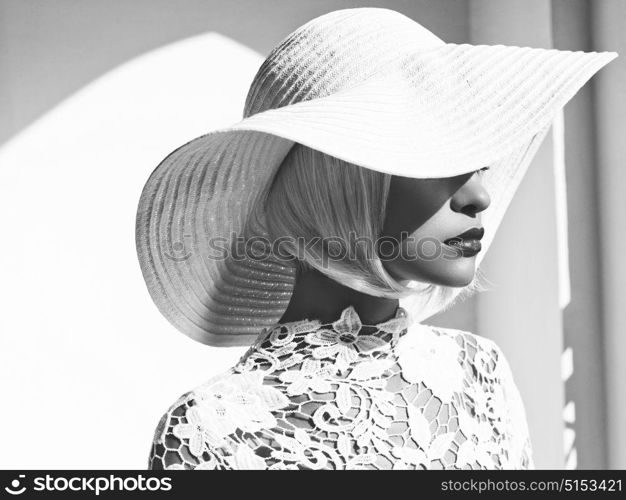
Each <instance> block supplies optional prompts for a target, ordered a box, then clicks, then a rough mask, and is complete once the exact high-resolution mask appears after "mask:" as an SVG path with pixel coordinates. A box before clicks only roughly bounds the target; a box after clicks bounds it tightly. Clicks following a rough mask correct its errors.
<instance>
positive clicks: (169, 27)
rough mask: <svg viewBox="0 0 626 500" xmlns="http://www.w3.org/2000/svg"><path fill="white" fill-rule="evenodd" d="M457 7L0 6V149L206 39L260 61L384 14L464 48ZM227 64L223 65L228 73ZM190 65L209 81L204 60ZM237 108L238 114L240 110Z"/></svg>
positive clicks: (137, 0) (19, 2)
mask: <svg viewBox="0 0 626 500" xmlns="http://www.w3.org/2000/svg"><path fill="white" fill-rule="evenodd" d="M465 3H466V2H456V1H455V0H412V1H411V2H407V1H405V0H374V1H369V2H365V3H364V2H362V1H358V0H315V1H310V0H299V1H298V0H294V1H289V2H286V1H284V0H263V1H261V2H259V1H258V0H237V1H236V2H233V1H229V0H179V1H177V2H171V1H168V0H133V1H132V2H125V1H123V0H112V1H95V2H94V1H92V2H76V1H75V0H55V1H54V2H40V1H38V0H5V1H3V2H1V3H0V33H2V43H1V44H0V73H2V75H3V77H2V79H1V80H0V109H2V110H3V112H2V114H1V115H0V144H1V143H3V142H5V141H6V140H7V139H8V138H9V137H11V136H13V135H15V134H16V133H18V132H19V131H20V130H22V129H23V128H24V127H25V126H27V125H28V124H29V123H31V122H33V121H34V120H35V119H37V118H38V117H40V116H41V115H42V114H44V113H45V112H47V111H48V110H50V109H51V108H52V107H53V106H55V105H57V104H58V103H59V102H61V101H62V100H63V99H65V98H67V97H69V96H71V95H72V94H73V93H74V92H76V91H77V90H79V89H80V88H82V87H83V86H85V85H87V84H88V83H89V82H91V81H93V80H95V79H96V78H98V77H99V76H100V75H103V74H104V73H106V72H107V71H109V70H111V69H113V68H116V67H118V66H119V65H120V64H123V63H124V62H125V61H128V60H129V59H131V58H133V57H135V56H137V55H139V54H144V53H146V52H148V51H150V50H154V49H156V48H158V47H162V46H165V45H167V44H170V43H174V42H176V41H178V40H182V39H185V38H188V37H190V36H193V35H198V34H202V33H207V32H210V31H213V32H217V33H222V34H223V35H225V36H228V37H229V38H231V39H233V40H236V41H238V42H240V43H242V44H244V45H246V46H248V47H251V48H252V49H254V50H256V51H258V52H259V53H260V54H262V55H263V56H265V55H266V54H267V53H268V52H269V51H270V50H271V48H272V47H273V46H274V45H276V44H277V43H278V42H279V41H280V40H282V39H283V37H284V36H285V35H287V34H288V33H290V32H291V31H293V30H294V29H295V28H297V27H298V26H300V25H301V24H303V23H305V22H306V21H308V20H310V19H312V18H314V17H316V16H318V15H321V14H324V13H326V12H330V11H332V10H336V9H342V8H350V7H362V6H364V4H365V5H367V6H372V7H376V6H378V7H385V8H389V9H394V10H398V11H399V12H403V13H404V14H407V15H409V16H410V17H413V18H414V19H418V20H419V21H420V22H422V23H424V25H425V26H429V27H430V29H432V30H433V31H434V32H435V33H437V34H438V35H439V36H441V37H442V38H444V39H446V40H448V41H451V42H459V43H462V42H466V41H467V26H466V18H467V5H465ZM231 63H232V62H229V64H231ZM194 64H199V65H202V66H204V67H205V69H208V71H211V72H213V73H218V72H221V71H223V67H220V66H212V65H211V61H210V60H209V59H207V57H206V54H203V55H202V56H201V57H199V59H198V61H195V62H194ZM242 108H243V105H242Z"/></svg>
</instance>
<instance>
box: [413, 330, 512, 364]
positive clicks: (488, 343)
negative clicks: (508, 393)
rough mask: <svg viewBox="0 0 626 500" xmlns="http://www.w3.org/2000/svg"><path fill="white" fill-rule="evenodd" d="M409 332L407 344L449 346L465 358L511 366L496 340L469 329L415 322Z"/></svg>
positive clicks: (431, 346)
mask: <svg viewBox="0 0 626 500" xmlns="http://www.w3.org/2000/svg"><path fill="white" fill-rule="evenodd" d="M407 333H408V335H406V342H405V343H406V344H409V345H417V344H422V345H424V346H428V349H436V347H440V348H442V349H443V348H445V347H446V346H447V348H448V349H447V350H448V351H459V352H461V353H462V355H463V360H466V361H476V360H478V361H480V362H482V363H485V362H488V361H491V362H493V364H495V365H501V368H509V365H508V362H507V360H506V357H505V355H504V352H503V351H502V349H501V348H500V346H499V345H498V344H497V343H496V342H495V341H493V340H492V339H489V338H487V337H484V336H482V335H478V334H476V333H473V332H471V331H469V330H463V329H459V328H447V327H442V326H437V325H431V324H426V323H414V324H412V325H411V326H409V328H408V332H407Z"/></svg>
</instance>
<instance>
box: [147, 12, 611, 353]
mask: <svg viewBox="0 0 626 500" xmlns="http://www.w3.org/2000/svg"><path fill="white" fill-rule="evenodd" d="M615 57H617V54H616V53H614V52H582V51H564V50H556V49H542V48H530V47H516V46H504V45H470V44H452V43H446V42H444V41H443V40H441V39H440V38H438V37H437V36H435V35H434V34H433V33H431V32H430V31H428V30H427V29H426V28H424V27H423V26H421V25H420V24H419V23H417V22H415V21H413V20H412V19H410V18H408V17H406V16H404V15H403V14H400V13H398V12H395V11H393V10H388V9H381V8H355V9H343V10H338V11H334V12H330V13H328V14H325V15H322V16H320V17H317V18H315V19H313V20H311V21H309V22H308V23H306V24H304V25H303V26H301V27H300V28H298V29H296V30H295V31H294V32H293V33H291V34H290V35H288V36H287V37H286V38H285V39H284V40H283V41H282V42H281V43H280V44H279V45H278V46H276V47H275V48H274V49H273V50H272V52H271V53H270V54H269V56H268V57H267V59H266V60H265V61H264V63H263V64H262V66H261V67H260V68H259V70H258V72H257V74H256V76H255V78H254V80H253V82H252V84H251V86H250V90H249V93H248V96H247V99H246V102H245V106H244V113H243V118H242V120H241V121H239V122H238V123H235V124H233V125H232V126H230V127H227V128H223V129H220V130H216V131H213V132H210V133H207V134H206V135H203V136H201V137H198V138H196V139H194V140H192V141H190V142H188V143H187V144H185V145H183V146H181V147H180V148H178V149H177V150H175V151H174V152H172V153H171V154H170V155H169V156H167V157H166V158H165V159H164V160H163V161H162V162H161V163H160V164H159V165H158V166H157V168H156V169H155V170H154V172H153V173H152V175H151V176H150V178H149V179H148V181H147V183H146V185H145V187H144V189H143V192H142V194H141V198H140V201H139V207H138V211H137V219H136V244H137V252H138V257H139V262H140V265H141V269H142V273H143V276H144V278H145V281H146V284H147V286H148V290H149V291H150V294H151V296H152V298H153V300H154V302H155V303H156V305H157V306H158V308H159V310H160V311H161V312H162V313H163V314H164V315H165V317H166V318H167V319H168V320H169V321H170V322H171V323H172V324H173V325H174V326H176V328H178V329H179V330H180V331H181V332H183V333H185V334H186V335H189V336H190V337H192V338H194V339H196V340H198V341H200V342H203V343H205V344H210V345H220V346H230V345H245V344H249V343H251V342H252V341H253V340H254V339H255V338H256V337H257V336H258V334H259V333H260V331H261V330H262V329H263V328H264V327H266V326H271V325H272V324H274V323H276V322H277V321H278V320H279V319H280V317H281V316H282V314H283V313H284V311H285V309H286V308H287V305H288V303H289V300H290V297H291V293H292V290H293V286H294V280H295V267H294V266H293V263H286V262H284V261H278V260H276V259H272V258H268V259H263V260H261V259H250V258H248V259H241V260H240V259H238V258H237V259H236V258H234V257H233V256H232V255H231V256H230V257H227V258H221V257H220V258H216V257H217V256H223V255H224V253H223V252H221V253H220V252H219V251H216V249H215V244H216V243H215V242H216V240H219V241H220V244H221V247H220V248H221V249H224V248H227V247H229V245H230V243H231V242H232V237H233V235H239V234H242V233H243V231H244V229H245V230H246V231H249V232H253V233H254V234H260V235H263V234H266V233H265V232H264V228H263V226H262V224H261V223H258V222H253V221H254V220H261V221H262V217H260V218H259V219H257V218H252V217H251V214H252V213H253V212H255V211H257V212H258V210H260V200H262V199H263V196H264V195H265V194H266V193H267V190H268V189H269V187H270V185H271V182H272V179H273V177H274V175H275V174H276V171H277V169H278V167H279V166H280V164H281V162H282V160H283V159H284V157H285V156H286V154H287V153H288V151H289V150H290V148H291V147H292V146H293V145H294V144H295V143H301V144H304V145H306V146H309V147H311V148H314V149H316V150H319V151H322V152H324V153H327V154H330V155H333V156H336V157H338V158H340V159H342V160H346V161H349V162H351V163H355V164H357V165H360V166H363V167H365V168H370V169H373V170H376V171H380V172H385V173H390V174H395V175H401V176H406V177H414V178H438V177H450V176H454V175H460V174H463V173H468V172H472V171H475V170H477V169H479V168H482V167H484V166H490V167H491V168H490V169H489V170H487V171H486V172H485V173H484V177H483V179H484V184H485V187H486V189H487V191H488V192H489V194H490V197H491V204H490V206H489V208H488V209H487V210H486V211H485V212H484V213H483V214H482V216H483V217H482V225H483V226H484V228H485V236H484V238H483V240H482V248H483V251H481V252H479V254H478V255H477V256H476V259H477V260H476V263H477V265H480V262H481V260H482V258H483V257H484V255H485V253H486V251H487V249H488V248H489V245H490V244H491V241H492V240H493V237H494V234H495V232H496V230H497V228H498V226H499V224H500V222H501V220H502V217H503V215H504V213H505V212H506V209H507V207H508V206H509V204H510V201H511V199H512V197H513V195H514V193H515V191H516V189H517V187H518V186H519V183H520V181H521V179H522V177H523V176H524V173H525V171H526V170H527V167H528V164H529V163H530V161H531V159H532V158H533V156H534V154H535V152H536V151H537V148H538V147H539V145H540V144H541V142H542V139H543V138H544V136H545V134H546V133H547V131H548V130H549V128H550V125H551V123H552V120H553V119H554V117H555V114H556V113H557V111H558V110H559V109H560V108H562V107H563V106H564V105H565V104H566V103H567V101H569V100H570V99H571V98H572V97H573V96H574V94H575V93H576V92H577V91H578V90H579V89H580V88H581V87H582V85H584V84H585V82H587V81H588V80H589V79H590V78H591V77H592V76H593V75H594V74H595V73H596V72H597V71H598V70H599V69H600V68H602V67H603V66H604V65H605V64H607V63H608V62H609V61H611V60H612V59H613V58H615ZM205 111H206V112H210V110H200V111H199V112H205ZM255 213H256V212H255ZM253 224H257V225H256V226H254V225H253ZM462 290H463V289H462V288H459V289H457V290H456V291H455V293H456V295H455V296H454V297H456V296H457V295H458V293H460V292H462ZM454 297H452V298H449V300H453V299H454ZM401 304H402V305H403V307H405V308H407V310H408V312H409V313H410V314H412V316H413V317H414V318H415V319H416V320H418V321H421V320H424V319H427V318H428V317H430V316H432V315H433V314H436V313H437V312H439V311H440V310H441V309H443V308H445V307H446V306H447V304H445V303H432V304H429V305H428V307H413V309H411V306H407V305H404V304H403V303H402V301H401Z"/></svg>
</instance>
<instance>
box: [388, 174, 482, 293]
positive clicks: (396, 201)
mask: <svg viewBox="0 0 626 500" xmlns="http://www.w3.org/2000/svg"><path fill="white" fill-rule="evenodd" d="M486 168H488V167H485V168H483V169H480V170H477V171H475V172H472V173H467V174H462V175H458V176H455V177H446V178H441V179H413V178H410V177H399V176H393V177H392V179H391V185H390V188H389V197H388V201H387V212H386V215H385V223H384V227H383V232H382V233H383V234H382V238H381V240H380V245H379V250H378V251H379V256H380V258H381V260H382V262H383V265H384V267H385V269H386V270H387V272H388V273H389V274H391V276H393V277H394V278H395V279H396V280H398V281H400V282H404V281H413V280H417V281H426V282H429V283H433V284H436V285H444V286H454V287H461V286H465V285H467V284H469V283H470V282H471V281H472V279H473V277H474V273H475V271H476V267H475V260H476V255H477V254H478V252H479V251H481V248H480V239H481V238H482V236H483V229H482V225H481V212H482V211H483V210H485V209H486V208H487V207H488V206H489V204H490V202H491V200H490V198H489V194H488V193H487V191H486V190H485V188H484V186H483V182H482V172H483V171H484V170H486ZM468 230H471V231H470V232H469V233H466V232H467V231H468ZM462 233H466V234H462ZM455 237H456V238H455Z"/></svg>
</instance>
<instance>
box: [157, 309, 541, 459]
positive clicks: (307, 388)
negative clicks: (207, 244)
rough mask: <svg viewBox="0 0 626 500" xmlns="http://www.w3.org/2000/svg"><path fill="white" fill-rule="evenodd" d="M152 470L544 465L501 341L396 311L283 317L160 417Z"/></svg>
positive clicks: (347, 312) (344, 312)
mask: <svg viewBox="0 0 626 500" xmlns="http://www.w3.org/2000/svg"><path fill="white" fill-rule="evenodd" d="M148 467H149V468H150V469H163V468H166V469H363V468H365V469H442V468H444V469H534V468H535V466H534V462H533V458H532V448H531V442H530V438H529V433H528V427H527V423H526V416H525V411H524V405H523V403H522V399H521V397H520V394H519V392H518V389H517V387H516V386H515V383H514V380H513V376H512V374H511V370H510V368H509V365H508V363H507V360H506V358H505V357H504V355H503V353H502V351H501V350H500V349H499V347H498V346H497V345H496V344H495V343H494V342H493V341H491V340H489V339H486V338H483V337H479V336H477V335H474V334H472V333H469V332H465V331H461V330H454V329H448V328H440V327H435V326H429V325H424V324H420V323H414V324H411V323H410V321H409V320H408V317H407V314H406V312H405V311H404V310H403V309H402V308H399V309H398V312H397V313H396V317H395V318H393V319H391V320H389V321H387V322H384V323H381V324H378V325H375V326H368V325H363V324H362V323H361V321H360V319H359V316H358V315H357V313H356V311H355V310H354V308H353V307H348V308H346V309H345V310H344V311H343V313H342V315H341V318H339V319H338V320H337V321H335V322H334V323H332V324H322V323H320V322H319V321H317V320H315V321H311V320H303V321H297V322H292V323H283V324H280V323H279V324H277V325H275V326H274V327H273V328H271V329H267V330H266V331H265V332H264V333H262V334H261V335H260V336H259V339H258V340H257V342H256V343H255V344H254V345H252V346H251V347H250V349H249V350H248V351H247V352H246V353H245V354H244V355H243V356H242V358H241V359H240V360H239V362H238V363H237V365H235V366H234V367H233V368H231V369H229V370H228V371H226V372H225V373H222V374H220V375H218V376H216V377H214V378H212V379H210V380H208V381H207V382H205V383H203V384H201V385H199V386H198V387H196V388H195V389H193V390H191V391H189V392H187V393H185V394H184V395H182V396H181V397H180V398H179V399H178V400H177V401H176V402H175V403H174V404H172V405H171V406H170V408H169V409H168V411H167V412H166V413H165V414H164V415H163V417H162V418H161V420H160V422H159V424H158V427H157V429H156V432H155V435H154V441H153V443H152V448H151V452H150V457H149V464H148Z"/></svg>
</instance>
